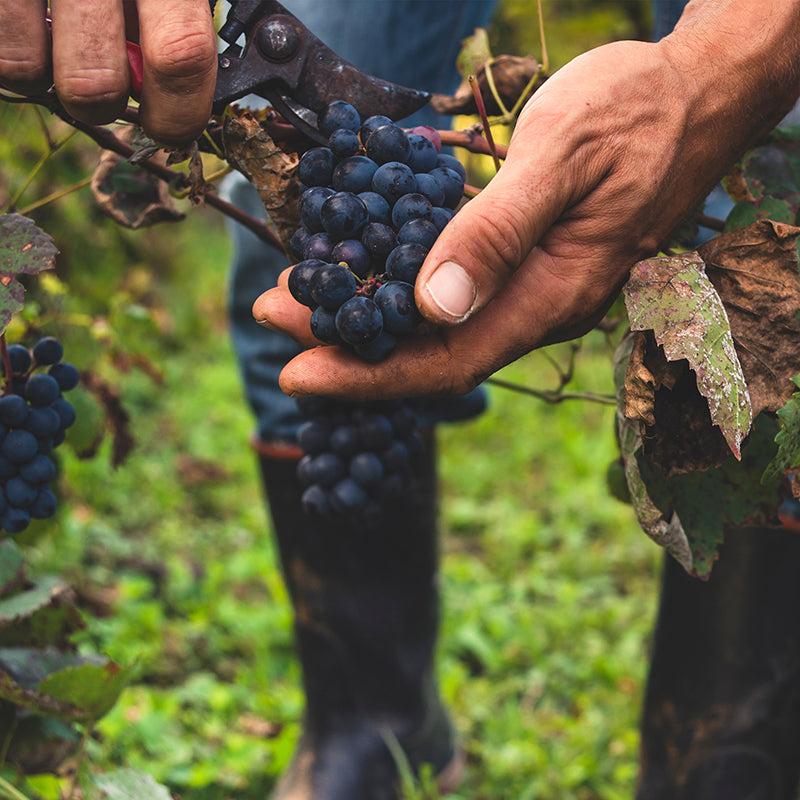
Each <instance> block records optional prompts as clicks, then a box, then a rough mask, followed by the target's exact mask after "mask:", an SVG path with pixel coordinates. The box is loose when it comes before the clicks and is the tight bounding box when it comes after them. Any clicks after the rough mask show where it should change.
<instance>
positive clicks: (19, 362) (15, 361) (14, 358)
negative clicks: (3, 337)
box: [7, 344, 33, 375]
mask: <svg viewBox="0 0 800 800" xmlns="http://www.w3.org/2000/svg"><path fill="white" fill-rule="evenodd" d="M7 350H8V360H9V363H10V364H11V372H14V373H17V374H19V375H21V374H23V373H25V372H27V371H28V370H29V369H30V368H31V365H32V364H33V359H32V357H31V352H30V350H28V348H27V347H23V346H22V345H21V344H12V345H9V346H8V348H7Z"/></svg>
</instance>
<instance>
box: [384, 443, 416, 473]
mask: <svg viewBox="0 0 800 800" xmlns="http://www.w3.org/2000/svg"><path fill="white" fill-rule="evenodd" d="M380 457H381V461H382V462H383V466H384V467H385V468H386V470H387V471H388V472H399V471H400V470H402V469H405V467H407V466H408V460H409V457H410V456H409V452H408V447H407V446H406V445H405V443H404V442H401V441H400V440H399V439H395V440H394V441H393V442H392V443H391V444H390V445H389V446H388V447H387V448H386V449H385V450H383V451H382V452H381V454H380Z"/></svg>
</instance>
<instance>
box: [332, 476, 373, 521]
mask: <svg viewBox="0 0 800 800" xmlns="http://www.w3.org/2000/svg"><path fill="white" fill-rule="evenodd" d="M329 497H330V503H331V506H333V508H334V509H335V510H336V511H338V512H340V513H343V514H350V513H353V512H357V511H359V510H360V509H362V508H363V507H364V506H365V505H366V504H367V499H368V497H367V493H366V492H365V491H364V490H363V489H362V488H361V487H360V486H359V485H358V484H357V483H356V482H355V481H354V480H353V479H352V478H343V479H342V480H341V481H339V483H337V484H336V485H335V486H334V487H333V488H332V489H331V490H330V495H329Z"/></svg>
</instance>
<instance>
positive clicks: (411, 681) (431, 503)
mask: <svg viewBox="0 0 800 800" xmlns="http://www.w3.org/2000/svg"><path fill="white" fill-rule="evenodd" d="M261 467H262V470H263V476H264V483H265V486H266V489H267V497H268V500H269V503H270V509H271V513H272V517H273V521H274V527H275V530H276V533H277V538H278V544H279V547H280V553H281V561H282V564H283V570H284V576H285V579H286V583H287V586H288V589H289V592H290V595H291V597H292V601H293V604H294V610H295V633H296V639H297V647H298V653H299V657H300V663H301V666H302V672H303V682H304V689H305V695H306V711H305V719H304V733H303V736H302V738H301V740H300V743H299V745H298V748H297V750H296V752H295V755H294V758H293V760H292V763H291V765H290V767H289V769H288V770H287V772H286V774H285V775H284V776H283V777H282V778H281V780H280V782H279V784H278V786H277V787H276V789H275V793H274V794H273V800H301V798H302V800H396V798H397V797H398V791H397V787H398V784H399V779H398V768H397V761H396V755H397V748H396V747H395V748H394V750H395V755H394V756H393V754H392V747H393V744H395V743H397V744H399V746H400V748H402V759H406V760H407V763H408V764H409V765H410V767H411V769H412V770H418V769H419V768H420V767H421V765H422V764H430V765H431V767H432V769H433V771H434V774H437V775H439V776H441V782H442V784H443V786H442V788H443V789H444V790H447V789H448V788H453V786H449V785H448V784H453V785H454V784H455V782H456V780H457V773H458V772H460V770H459V762H460V759H459V757H458V755H457V753H456V748H455V745H454V737H453V732H452V728H451V726H450V722H449V719H448V717H447V714H446V713H445V711H444V708H443V707H442V705H441V702H440V700H439V698H438V694H437V691H436V688H435V683H434V678H433V652H434V647H435V642H436V634H437V627H438V618H439V598H438V588H437V564H438V546H437V529H436V488H435V487H436V472H435V454H434V452H433V444H432V442H431V443H430V446H429V447H427V448H426V452H425V453H424V454H422V455H421V456H420V457H419V458H418V459H417V463H415V464H414V479H413V485H412V486H411V487H410V489H409V491H408V493H407V494H406V495H404V496H403V497H402V498H401V499H400V500H398V501H396V502H393V503H390V504H388V505H387V506H386V510H385V513H384V515H383V519H382V520H380V521H379V522H378V524H376V525H372V526H370V527H369V528H362V527H357V526H353V525H352V524H346V523H344V522H343V521H341V520H333V521H324V522H319V521H315V520H313V519H311V518H309V517H308V516H306V515H305V514H304V513H303V512H302V510H301V508H300V487H299V485H298V483H297V480H296V478H295V474H294V470H295V462H293V461H286V460H275V459H272V458H268V457H262V460H261Z"/></svg>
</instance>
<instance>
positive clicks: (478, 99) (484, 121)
mask: <svg viewBox="0 0 800 800" xmlns="http://www.w3.org/2000/svg"><path fill="white" fill-rule="evenodd" d="M469 87H470V89H472V96H473V97H474V98H475V105H476V106H477V107H478V115H479V116H480V118H481V125H482V126H483V135H484V136H485V137H486V142H487V144H488V145H489V152H490V153H491V154H492V160H493V161H494V168H495V170H499V169H500V159H499V158H498V157H497V148H496V147H495V144H494V137H493V136H492V129H491V127H490V126H489V118H488V117H487V116H486V105H485V104H484V102H483V96H482V95H481V87H480V85H479V84H478V81H477V79H476V77H475V76H474V75H470V76H469Z"/></svg>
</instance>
